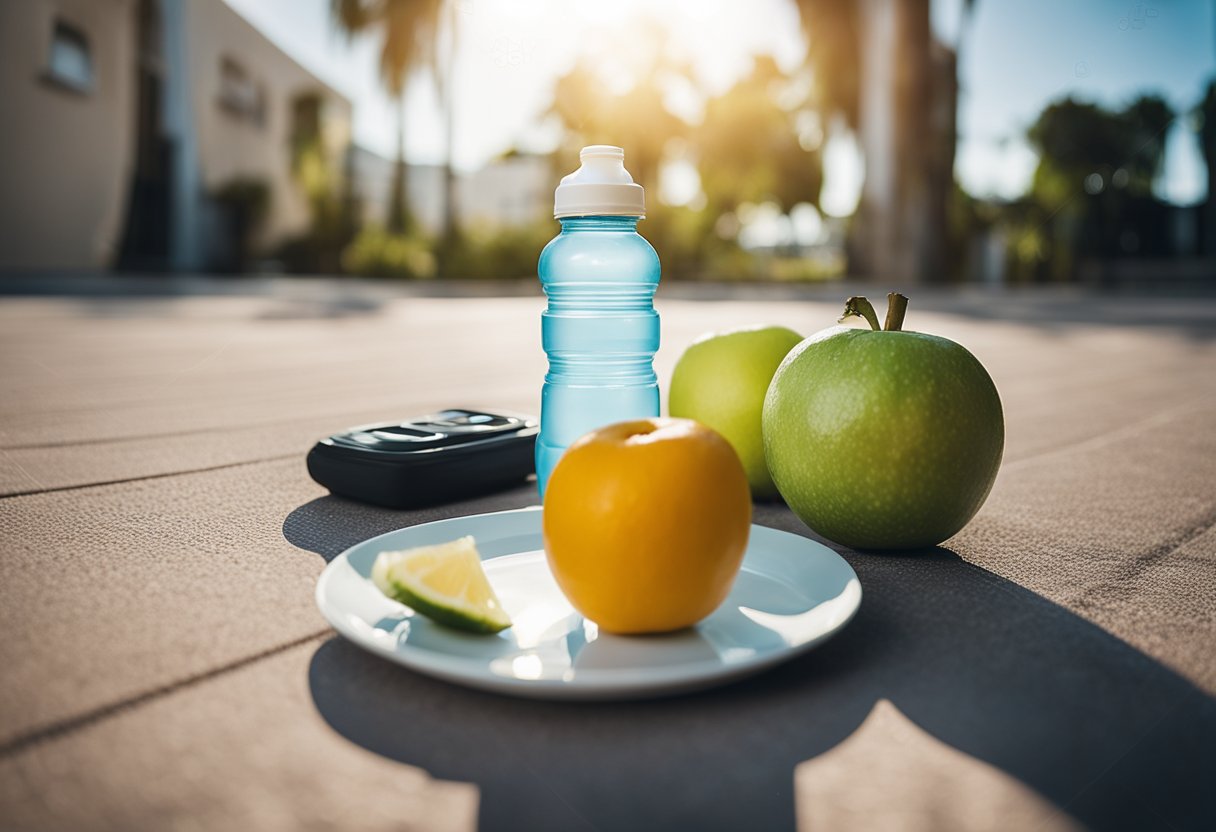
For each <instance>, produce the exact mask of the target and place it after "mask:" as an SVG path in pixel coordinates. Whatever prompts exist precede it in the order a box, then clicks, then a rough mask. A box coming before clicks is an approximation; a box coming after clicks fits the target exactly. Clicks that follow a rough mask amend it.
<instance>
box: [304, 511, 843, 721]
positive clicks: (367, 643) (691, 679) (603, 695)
mask: <svg viewBox="0 0 1216 832" xmlns="http://www.w3.org/2000/svg"><path fill="white" fill-rule="evenodd" d="M541 511H542V507H541V506H539V505H533V506H525V507H522V508H515V509H505V510H503V511H490V512H480V513H477V514H466V515H460V516H458V517H444V518H441V519H438V520H430V521H427V522H425V523H414V524H411V525H406V526H401V527H400V528H397V529H391V530H390V531H387V532H383V533H381V534H378V535H373V536H372V537H369V538H365V539H364V540H360V541H358V542H357V543H354V544H352V545H350V546H348V547H347V548H346V549H344V550H343V551H342V552H340V553H339V554H338V555H337V556H335V557H334V558H333V559H332V560H331V561H329V563H327V564H326V565H325V568H324V569H323V570H322V571H321V574H320V576H319V577H318V578H317V584H316V588H315V590H314V599H315V601H316V604H317V607H318V609H319V611H320V612H321V615H322V617H324V618H325V620H326V621H327V622H328V623H329V625H330V626H331V627H333V629H334V630H335V631H337V633H338V634H339V635H341V636H342V637H343V638H344V639H346V640H347V641H350V642H352V643H353V644H354V645H355V646H357V647H359V648H361V649H363V650H366V651H367V652H369V653H371V654H373V655H376V656H380V657H382V658H385V659H387V660H389V661H391V662H393V663H394V664H398V665H401V666H403V667H406V668H409V669H410V670H412V671H414V672H417V673H422V674H424V675H427V676H432V677H434V678H438V679H442V680H444V681H446V682H450V683H453V684H458V685H461V686H464V687H469V688H474V689H477V690H488V691H493V692H496V693H501V694H507V695H511V696H517V697H523V698H529V699H549V700H555V699H566V700H578V699H581V700H609V699H612V700H624V699H639V698H658V697H662V696H670V695H678V694H680V693H687V692H691V691H695V690H701V689H705V688H709V687H716V686H718V685H723V684H727V683H729V682H732V681H735V680H737V679H740V678H742V677H745V676H751V675H754V674H757V673H760V672H762V671H764V670H767V669H768V668H770V667H773V666H775V665H778V664H782V663H784V662H787V661H790V660H792V659H794V658H796V657H798V656H801V655H802V654H804V653H806V652H808V651H810V650H812V649H814V648H815V647H818V646H819V645H820V644H822V643H824V642H825V641H827V640H828V639H830V638H832V637H833V636H835V635H836V634H837V633H839V632H840V631H841V630H843V629H844V628H845V627H846V626H848V624H849V623H850V622H851V621H852V620H853V618H854V617H855V616H856V615H857V611H858V610H859V609H860V608H861V602H862V598H863V597H864V588H863V587H862V585H861V580H860V578H858V576H857V572H856V570H854V569H853V566H852V564H850V563H849V562H848V561H847V560H845V558H843V557H842V556H841V555H840V553H839V552H836V551H834V550H833V549H831V548H830V547H828V546H825V545H824V544H822V543H820V542H819V541H817V540H812V539H811V538H809V537H804V536H803V535H799V534H795V533H793V532H788V531H785V530H784V529H776V528H773V527H771V526H762V525H760V524H758V523H752V524H751V530H750V534H755V533H756V532H760V533H761V534H762V535H763V536H765V537H768V536H770V535H771V536H775V537H778V538H794V539H795V540H797V541H799V542H800V543H799V545H802V544H810V545H813V546H818V547H820V548H822V549H823V551H824V552H825V553H827V554H830V555H832V556H833V557H834V558H836V559H837V560H838V561H839V563H840V564H842V565H843V566H844V568H845V569H846V570H847V571H848V573H849V575H850V576H851V578H850V582H851V583H854V584H856V589H857V595H856V601H855V603H854V604H853V605H852V607H851V608H850V609H848V611H847V613H846V614H845V616H844V617H843V618H842V619H841V620H840V621H839V622H837V623H836V624H835V625H834V626H833V627H832V628H831V629H829V630H827V631H826V632H823V633H820V634H819V635H817V636H815V637H814V638H810V639H807V640H806V641H804V642H802V643H800V644H796V645H787V646H786V647H785V649H781V650H774V651H772V652H769V653H765V654H763V655H759V656H753V657H750V658H748V659H742V660H740V661H738V662H737V663H732V664H722V663H720V662H705V663H704V667H705V669H704V670H700V671H696V670H694V671H693V672H689V670H688V668H687V666H684V667H683V668H681V669H680V670H679V671H676V670H674V669H673V670H669V671H668V672H666V673H664V672H662V670H663V669H656V668H647V669H646V670H645V671H644V673H641V677H639V675H638V673H639V672H638V671H633V672H630V671H628V670H622V669H612V670H607V669H602V670H584V671H581V672H580V673H579V674H578V675H576V676H574V677H573V678H571V679H563V678H547V679H520V678H517V677H514V676H495V675H491V674H489V673H485V672H482V671H477V672H473V671H471V670H469V669H468V667H469V664H470V662H469V661H468V660H467V659H463V658H459V657H455V656H451V655H449V654H445V653H441V652H437V651H433V650H423V649H421V648H417V647H409V646H408V645H405V646H404V647H402V646H401V645H395V646H394V647H392V648H389V647H387V646H386V645H382V644H378V643H376V642H374V641H371V640H369V639H367V638H366V637H365V635H364V634H363V633H360V632H358V631H357V630H356V629H355V628H354V627H352V626H351V625H350V623H349V622H348V621H346V620H345V616H348V615H349V611H347V612H343V611H342V610H339V609H336V608H335V605H334V603H333V602H332V601H330V600H329V599H328V598H327V597H326V589H327V587H328V585H329V583H330V582H331V581H333V580H335V579H336V576H337V574H338V571H339V570H340V569H341V568H342V566H343V565H348V564H349V560H350V555H351V553H352V552H354V550H356V549H359V548H362V547H364V546H367V545H368V544H372V543H374V542H375V541H377V540H381V539H383V538H387V537H389V536H392V535H396V534H399V533H400V532H402V531H405V530H407V529H417V528H421V527H423V526H427V527H430V526H438V525H445V524H449V523H459V522H462V521H463V522H467V521H469V520H472V519H474V518H490V517H502V516H509V515H520V514H540V513H541ZM751 540H752V538H751V537H750V536H749V545H750V543H751ZM498 557H510V555H509V554H508V555H498V556H495V557H494V558H489V559H487V560H495V559H497V558H498ZM352 568H353V567H352ZM758 574H763V573H758ZM475 665H476V666H477V667H483V665H482V664H481V663H480V662H477V663H475ZM693 667H694V668H695V667H696V666H695V665H694V666H693Z"/></svg>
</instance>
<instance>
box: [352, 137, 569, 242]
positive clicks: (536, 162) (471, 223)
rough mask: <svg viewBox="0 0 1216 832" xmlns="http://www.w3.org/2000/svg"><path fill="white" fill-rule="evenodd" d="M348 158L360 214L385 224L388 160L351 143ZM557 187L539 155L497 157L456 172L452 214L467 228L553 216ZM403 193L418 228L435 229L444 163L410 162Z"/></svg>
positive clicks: (440, 206)
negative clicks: (350, 158)
mask: <svg viewBox="0 0 1216 832" xmlns="http://www.w3.org/2000/svg"><path fill="white" fill-rule="evenodd" d="M353 162H354V164H353V166H352V167H353V170H352V174H353V176H354V190H355V195H356V197H357V198H358V200H359V203H360V208H361V214H360V219H361V220H362V222H364V223H374V224H376V225H384V223H385V221H386V220H387V219H388V207H389V203H390V202H391V199H392V186H393V160H391V159H386V158H385V157H383V156H381V155H379V154H378V153H374V152H372V151H370V150H367V149H366V148H362V147H358V146H356V147H355V148H354V150H353ZM556 186H557V179H556V178H555V177H554V175H553V170H552V167H551V165H550V164H549V160H548V159H547V158H546V157H544V156H532V155H520V156H512V157H509V158H506V159H499V160H496V161H493V162H489V163H487V164H486V165H485V166H484V167H481V168H478V169H477V170H475V171H470V172H467V173H461V174H459V175H458V176H457V177H456V215H457V218H458V219H459V221H460V223H461V225H462V226H463V227H464V228H465V229H466V230H473V229H496V228H504V227H510V226H518V225H526V224H528V223H532V222H536V221H537V220H543V219H545V218H546V217H551V216H552V215H553V189H554V188H555V187H556ZM406 198H407V200H408V202H409V207H410V212H411V213H412V214H413V216H414V219H415V220H416V221H417V222H418V224H419V226H421V228H422V230H423V231H425V232H427V233H430V234H435V233H437V232H438V231H439V227H440V224H441V223H442V221H443V168H442V167H440V166H439V165H409V166H408V171H407V173H406Z"/></svg>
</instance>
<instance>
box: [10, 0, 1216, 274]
mask: <svg viewBox="0 0 1216 832" xmlns="http://www.w3.org/2000/svg"><path fill="white" fill-rule="evenodd" d="M116 4H117V7H119V8H120V9H121V11H117V12H113V13H112V14H108V15H107V16H106V19H105V20H102V19H100V18H99V15H98V11H97V9H96V8H95V7H92V6H91V4H89V3H87V2H85V0H27V2H26V3H23V4H17V5H19V6H21V7H22V9H20V10H18V9H17V8H16V6H14V5H13V4H6V6H5V11H4V12H3V13H2V16H3V17H4V18H6V19H3V20H0V24H4V25H0V29H3V30H7V31H9V32H16V31H19V30H20V29H21V28H22V27H24V29H25V30H26V31H27V33H28V32H29V31H33V32H34V34H35V37H34V38H33V40H41V41H44V42H45V44H46V49H44V50H33V51H32V52H31V51H30V50H26V51H27V52H28V53H29V57H27V58H23V56H22V55H21V54H17V53H8V57H7V58H6V59H5V60H4V61H3V63H2V64H0V67H2V68H3V75H2V76H0V82H2V83H3V84H6V85H8V88H9V89H10V90H13V91H15V94H13V95H9V96H6V97H5V101H6V104H5V105H4V106H5V107H6V108H7V109H8V113H7V115H10V116H13V117H14V118H16V119H19V120H20V122H21V123H22V124H24V125H27V126H29V127H30V129H29V130H27V131H26V132H27V134H28V135H26V136H24V137H23V138H22V137H15V136H13V135H12V131H6V134H7V135H6V136H5V138H4V142H5V144H6V147H5V148H4V151H3V152H2V153H0V160H2V161H3V163H4V164H5V165H6V171H5V172H6V173H8V174H11V176H9V177H8V181H11V182H13V183H15V184H14V187H13V188H12V189H10V190H9V192H8V193H7V194H6V195H5V196H4V197H3V199H2V200H0V205H2V207H3V210H4V213H5V216H4V217H3V218H0V219H3V220H6V221H5V222H0V226H3V227H4V229H5V234H6V235H8V236H9V237H11V239H10V240H6V241H5V242H6V244H5V245H4V246H3V247H0V268H5V269H8V270H12V269H26V270H29V269H65V268H67V269H71V268H75V269H80V268H92V269H118V270H122V271H139V270H143V271H154V272H155V271H220V272H230V273H246V272H255V271H258V272H266V271H286V272H290V273H300V274H335V273H346V274H354V275H367V276H376V277H385V278H402V279H435V278H461V279H463V278H527V277H529V276H531V275H533V274H534V270H535V265H536V259H537V255H538V253H539V251H540V249H541V248H542V247H543V245H544V244H545V242H546V241H547V240H548V239H549V238H550V237H552V236H553V234H554V233H555V231H556V224H555V223H554V222H553V221H552V219H551V213H550V208H551V195H552V188H553V187H554V186H555V185H556V183H557V181H558V179H559V178H560V177H561V176H562V175H563V174H565V173H567V172H569V171H571V170H573V169H574V168H575V167H577V153H578V150H579V148H580V147H582V146H583V145H586V144H598V143H606V144H617V145H620V146H622V147H624V148H625V149H626V163H627V166H628V167H629V169H630V170H631V172H632V173H633V175H634V177H635V179H636V180H637V181H639V182H641V183H642V184H643V185H645V186H646V188H647V205H648V215H647V218H646V220H645V222H644V223H643V225H642V231H643V233H644V235H645V236H646V237H647V238H648V239H650V240H651V242H652V243H653V244H654V245H655V247H656V249H657V250H658V252H659V254H660V257H661V259H662V262H663V268H664V276H665V278H668V279H679V280H750V281H824V280H832V279H838V278H842V277H849V278H856V279H873V280H882V281H884V282H887V283H890V282H891V281H898V282H905V283H961V282H984V283H990V284H998V283H1004V284H1013V283H1039V282H1071V281H1081V282H1087V283H1097V284H1102V285H1106V284H1116V283H1122V282H1140V283H1143V282H1146V281H1148V282H1152V281H1156V282H1159V283H1165V282H1170V281H1175V282H1177V281H1182V282H1187V281H1190V282H1194V281H1206V280H1209V279H1211V278H1212V277H1213V276H1214V275H1216V268H1214V267H1213V263H1216V210H1213V208H1212V205H1211V194H1212V191H1213V188H1212V187H1211V186H1212V180H1213V171H1216V156H1214V154H1216V86H1214V85H1213V83H1212V81H1211V80H1210V79H1211V78H1212V77H1213V76H1214V75H1216V68H1214V66H1213V60H1214V58H1213V56H1214V51H1213V45H1214V41H1216V15H1214V14H1213V11H1212V9H1211V8H1210V7H1208V6H1207V5H1206V4H1187V3H1182V2H1161V3H1158V4H1153V5H1145V4H1134V5H1128V6H1126V8H1125V7H1123V6H1119V5H1118V4H1103V3H1094V2H1081V3H1077V4H1069V7H1068V8H1067V10H1064V9H1060V8H1059V7H1058V6H1055V5H1052V4H1048V3H1042V2H1039V3H1029V4H1011V3H1009V2H999V0H933V2H931V0H903V1H902V2H895V0H869V1H867V2H854V1H853V0H771V1H770V2H764V3H757V4H755V6H754V8H753V9H752V10H751V11H742V12H741V11H740V9H741V7H740V6H739V5H738V4H735V5H733V6H732V5H729V4H724V3H714V2H708V3H701V4H698V3H687V2H673V3H671V4H662V5H658V4H645V3H640V2H621V3H616V4H612V5H611V6H607V5H605V4H603V3H588V2H576V3H565V4H556V3H554V2H548V0H535V2H531V1H529V2H522V1H521V2H518V3H507V2H500V1H499V0H301V2H296V0H291V2H287V0H227V2H220V0H116ZM741 15H742V16H741ZM732 27H733V28H732ZM1002 27H1003V28H1004V30H1005V31H1001V29H1002ZM994 28H995V29H996V30H997V31H996V33H995V34H994V33H993V30H994ZM1196 31H1198V35H1196ZM487 33H488V34H487ZM520 33H523V34H520ZM994 38H995V40H994ZM1001 38H1007V39H1008V40H1009V41H1010V42H1011V43H1012V42H1016V43H1017V45H1018V46H1017V48H1016V49H1008V50H1004V51H1002V50H1000V49H997V48H995V47H994V46H993V44H994V43H995V44H997V45H999V42H1000V39H1001ZM26 39H27V40H30V38H26ZM185 43H189V44H190V46H191V48H190V49H188V50H187V49H185V48H184V44H185ZM487 53H489V54H487ZM23 60H24V61H25V64H29V63H31V62H32V63H33V64H34V66H33V69H34V70H37V71H36V72H31V67H30V66H27V65H25V64H23V63H22V61H23ZM1126 61H1130V62H1132V63H1133V64H1135V63H1137V62H1139V63H1138V66H1139V70H1138V71H1135V70H1132V71H1129V70H1128V68H1127V67H1125V66H1122V63H1123V62H1126ZM985 79H987V80H985ZM993 79H996V80H993ZM30 84H33V85H35V88H34V89H33V91H31V90H29V89H27V88H26V87H27V86H28V85H30ZM23 85H24V86H23ZM969 96H970V98H969ZM1006 98H1008V99H1009V102H1010V103H1009V106H1008V107H1007V111H1006V110H1002V109H1001V106H1002V102H1003V99H1006ZM90 99H93V100H92V101H90ZM1028 101H1029V102H1031V104H1030V105H1028V104H1027V103H1026V102H1028ZM1015 103H1016V105H1015ZM90 104H96V105H97V106H96V108H95V109H96V110H97V112H96V113H94V114H93V115H91V116H89V115H87V112H88V107H89V106H90ZM1031 106H1032V107H1033V109H1028V107H1031ZM503 113H510V114H511V116H510V118H507V117H505V116H504V115H503ZM993 114H995V115H993ZM90 118H92V119H93V121H92V122H90V121H89V120H88V119H90ZM986 118H987V119H990V120H991V119H999V121H1000V123H998V124H992V125H991V128H992V132H991V134H985V133H984V130H985V129H986V128H987V127H988V126H989V125H987V124H986V123H985V121H984V120H985V119H986ZM106 119H108V121H107V120H106ZM508 121H510V124H507V122H508ZM110 122H116V123H115V124H111V123H110ZM117 122H121V124H119V123H117ZM8 123H16V122H15V121H10V122H8ZM91 125H92V126H91ZM71 130H77V131H79V132H80V133H81V134H82V135H89V134H90V131H93V132H96V131H97V130H103V131H110V133H112V134H113V135H112V139H113V141H112V142H111V144H112V148H111V149H110V153H111V156H112V157H113V160H114V161H113V163H112V164H109V165H108V166H107V167H106V169H107V170H117V171H118V173H117V174H110V175H108V178H107V175H103V173H102V172H101V169H102V167H103V166H106V163H107V159H106V156H105V153H104V152H102V150H95V151H94V152H93V158H94V165H93V167H87V166H84V163H83V162H81V163H76V162H73V163H72V164H79V165H80V167H79V169H78V170H74V169H72V168H71V165H69V164H67V163H64V162H62V161H60V163H59V164H56V161H57V160H56V158H55V154H56V153H60V154H64V153H72V151H71V149H70V148H60V147H59V146H58V145H59V143H60V142H59V140H58V139H56V138H52V136H54V137H59V136H63V135H65V132H70V131H71ZM39 131H42V132H43V133H44V134H45V135H44V136H43V137H41V138H40V137H39V135H38V134H39ZM23 142H24V143H25V146H23V145H22V143H23ZM466 146H475V148H476V150H475V151H473V152H465V153H463V157H464V158H463V159H462V158H461V157H462V153H461V150H460V148H462V147H466ZM420 147H421V148H422V149H421V150H420V149H419V148H420ZM495 147H496V148H497V149H496V150H493V151H492V152H489V153H487V151H486V149H487V148H491V149H493V148H495ZM31 150H33V152H34V155H36V156H37V157H38V163H37V164H34V165H30V164H28V163H23V162H22V161H21V160H22V159H23V158H25V159H28V157H29V155H30V153H31ZM479 154H480V155H479ZM74 155H78V154H74ZM43 157H46V158H43ZM1205 167H1206V175H1205V174H1204V168H1205ZM985 176H987V178H985ZM60 180H62V181H60ZM103 180H104V181H103ZM993 183H996V184H993ZM69 192H75V193H76V194H77V201H78V202H83V203H88V202H89V200H90V199H92V202H93V203H95V204H96V207H95V208H94V209H93V210H91V211H88V210H86V209H85V208H81V209H80V216H78V217H75V218H73V217H70V216H67V214H70V213H71V212H70V211H69V212H66V213H65V211H64V210H63V202H64V194H66V193H69ZM94 192H95V195H94V196H92V197H90V194H93V193H94ZM81 194H83V196H81ZM23 224H24V225H23ZM56 235H58V236H56Z"/></svg>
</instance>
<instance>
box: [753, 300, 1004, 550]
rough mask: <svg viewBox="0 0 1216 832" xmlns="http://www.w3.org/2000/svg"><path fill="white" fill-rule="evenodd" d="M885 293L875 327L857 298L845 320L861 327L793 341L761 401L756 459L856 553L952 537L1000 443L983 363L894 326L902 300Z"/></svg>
mask: <svg viewBox="0 0 1216 832" xmlns="http://www.w3.org/2000/svg"><path fill="white" fill-rule="evenodd" d="M888 298H889V300H890V303H891V306H890V309H889V310H888V313H887V322H886V323H887V326H886V329H885V330H880V329H879V328H878V318H877V316H876V315H875V314H874V309H873V307H871V306H870V303H869V302H868V301H866V300H865V298H850V299H849V302H848V304H847V305H846V307H845V317H848V316H849V315H861V316H863V317H865V318H866V320H867V321H868V322H869V323H870V327H871V328H870V329H868V330H867V329H856V328H851V327H843V326H838V327H833V328H831V329H826V330H824V331H822V332H820V333H818V334H816V335H812V336H811V337H810V338H808V339H806V340H805V341H803V342H802V343H801V344H799V345H798V346H797V347H796V348H795V349H794V350H792V351H791V352H790V354H789V355H788V356H786V358H785V360H784V361H783V362H782V363H781V366H780V367H779V368H778V369H777V372H776V375H775V376H774V377H773V382H772V385H771V386H770V387H769V389H768V396H767V397H766V398H765V401H764V417H763V425H764V452H765V458H766V459H767V460H768V466H769V471H770V472H771V473H772V475H773V480H774V481H775V482H776V484H777V488H778V490H779V491H780V492H781V496H783V497H784V498H785V501H786V502H787V503H788V504H789V506H790V508H791V509H793V510H794V513H795V514H797V515H798V516H799V517H800V518H801V519H802V521H803V522H804V523H806V524H807V525H808V526H810V527H811V528H812V529H814V530H815V531H816V532H818V533H819V534H821V535H822V536H824V537H826V538H828V539H829V540H834V541H836V542H837V543H842V544H844V545H846V546H850V547H852V548H855V549H913V548H921V547H927V546H933V545H936V544H938V543H941V542H942V541H943V540H945V539H946V538H948V537H951V536H952V535H954V534H955V533H956V532H958V531H959V530H960V529H961V528H962V527H963V526H965V525H966V524H967V522H968V521H969V520H970V519H971V518H972V517H973V516H975V513H976V512H977V511H978V510H979V508H980V506H981V505H983V503H984V500H985V499H986V498H987V496H988V492H989V491H990V490H991V488H992V483H993V481H994V480H995V479H996V474H997V469H998V468H999V467H1000V464H1001V453H1002V451H1003V449H1004V445H1005V421H1004V416H1003V414H1002V412H1001V400H1000V397H999V395H998V394H997V390H996V386H995V385H994V384H993V383H992V378H991V377H990V376H989V375H988V373H987V371H985V370H984V367H983V365H982V364H980V362H979V361H978V360H977V359H976V358H975V356H973V355H972V354H971V353H969V352H968V351H967V350H966V349H964V348H963V347H961V346H959V345H958V344H956V343H954V342H953V341H950V340H947V339H945V338H939V337H937V336H934V335H925V334H922V333H919V332H903V331H901V326H902V323H903V315H904V310H905V309H906V307H907V298H904V297H903V296H902V295H894V294H892V295H890V296H888ZM841 320H842V321H843V320H844V318H841Z"/></svg>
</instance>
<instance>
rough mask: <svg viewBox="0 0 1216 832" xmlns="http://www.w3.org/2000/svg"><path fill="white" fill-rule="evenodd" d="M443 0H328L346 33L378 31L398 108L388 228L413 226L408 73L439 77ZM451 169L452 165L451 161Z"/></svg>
mask: <svg viewBox="0 0 1216 832" xmlns="http://www.w3.org/2000/svg"><path fill="white" fill-rule="evenodd" d="M443 5H444V3H443V0H330V9H331V11H332V13H333V17H334V20H336V21H337V23H338V25H339V26H340V27H341V29H342V31H344V32H345V33H346V34H347V35H348V36H350V37H353V36H355V35H358V34H362V33H364V32H369V31H372V30H379V31H380V32H381V34H382V37H383V38H384V42H383V45H382V47H381V50H380V79H381V81H382V82H383V83H384V86H385V88H386V89H387V90H388V92H389V94H390V95H391V96H392V97H393V102H394V104H395V106H396V108H397V159H396V164H395V165H394V169H393V190H392V196H391V197H390V202H389V209H388V230H389V231H391V232H393V233H398V234H400V233H404V232H405V231H407V230H409V229H410V227H411V226H412V218H411V217H410V213H409V205H408V203H407V201H406V166H405V87H406V83H407V82H408V81H409V77H410V74H411V73H413V72H414V71H415V70H417V69H419V68H421V67H428V68H429V69H430V70H431V72H432V74H433V76H434V77H436V78H438V77H439V75H440V73H439V68H438V60H437V50H436V48H435V44H436V41H437V37H438V29H439V24H440V16H441V13H442V10H443ZM448 161H449V167H450V161H451V160H450V159H449V160H448Z"/></svg>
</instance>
